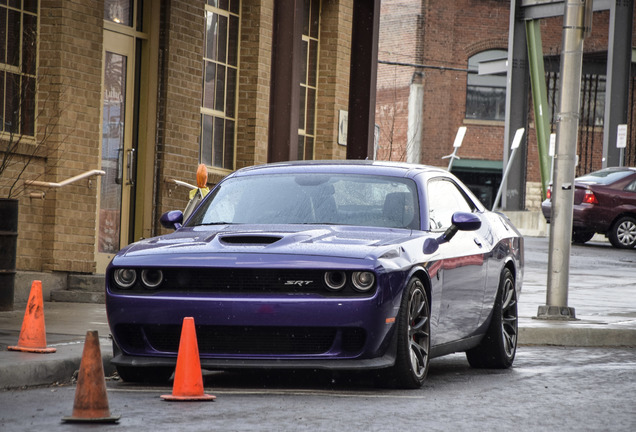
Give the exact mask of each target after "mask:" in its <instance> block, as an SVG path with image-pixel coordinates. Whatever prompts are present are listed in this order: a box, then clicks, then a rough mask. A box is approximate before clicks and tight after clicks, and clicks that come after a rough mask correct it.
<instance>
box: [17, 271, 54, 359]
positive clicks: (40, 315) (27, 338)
mask: <svg viewBox="0 0 636 432" xmlns="http://www.w3.org/2000/svg"><path fill="white" fill-rule="evenodd" d="M7 348H8V349H9V350H10V351H24V352H32V353H40V354H48V353H54V352H55V351H56V349H55V348H47V347H46V328H45V325H44V302H43V300H42V282H41V281H39V280H34V281H33V283H32V284H31V293H30V294H29V302H28V303H27V307H26V311H25V312H24V319H23V320H22V330H21V331H20V338H19V339H18V345H16V346H10V347H7Z"/></svg>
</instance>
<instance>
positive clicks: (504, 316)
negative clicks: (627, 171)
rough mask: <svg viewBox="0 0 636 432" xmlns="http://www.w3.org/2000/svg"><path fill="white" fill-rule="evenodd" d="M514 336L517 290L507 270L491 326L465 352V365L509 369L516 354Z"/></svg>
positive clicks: (515, 336)
mask: <svg viewBox="0 0 636 432" xmlns="http://www.w3.org/2000/svg"><path fill="white" fill-rule="evenodd" d="M517 334H518V314H517V290H516V288H515V280H514V277H513V276H512V273H511V272H510V270H509V269H507V268H506V269H504V270H503V272H502V274H501V279H500V281H499V288H498V290H497V297H496V299H495V305H494V307H493V311H492V318H491V320H490V326H489V327H488V331H487V332H486V335H485V336H484V338H483V339H482V341H481V343H480V345H478V346H477V347H475V348H473V349H471V350H468V351H466V358H467V359H468V363H469V364H470V365H471V366H472V367H474V368H488V369H506V368H509V367H510V366H512V363H513V362H514V359H515V354H516V352H517Z"/></svg>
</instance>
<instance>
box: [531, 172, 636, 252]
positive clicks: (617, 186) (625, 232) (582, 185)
mask: <svg viewBox="0 0 636 432" xmlns="http://www.w3.org/2000/svg"><path fill="white" fill-rule="evenodd" d="M574 185H575V190H574V208H573V220H572V241H573V242H574V243H585V242H587V241H589V240H591V239H592V237H593V236H594V234H596V233H598V234H603V235H605V236H606V237H607V238H608V239H609V241H610V242H611V243H612V245H613V246H614V247H617V248H621V249H631V248H633V247H634V246H635V245H636V168H621V167H614V168H605V169H602V170H599V171H595V172H592V173H589V174H586V175H584V176H582V177H577V178H576V179H575V181H574ZM550 195H551V194H549V195H548V198H547V199H546V200H544V201H543V203H542V204H541V210H542V212H543V216H544V217H545V218H546V221H547V222H548V223H550V217H551V212H552V203H551V196H550Z"/></svg>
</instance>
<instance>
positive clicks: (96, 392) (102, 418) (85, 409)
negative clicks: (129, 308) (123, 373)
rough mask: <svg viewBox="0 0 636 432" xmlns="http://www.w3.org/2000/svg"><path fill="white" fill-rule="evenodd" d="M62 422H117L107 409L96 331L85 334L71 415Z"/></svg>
mask: <svg viewBox="0 0 636 432" xmlns="http://www.w3.org/2000/svg"><path fill="white" fill-rule="evenodd" d="M62 421H63V422H68V423H116V422H117V421H119V416H117V417H113V416H111V415H110V410H109V408H108V395H107V394H106V378H105V377H104V366H103V364H102V354H101V350H100V348H99V337H98V335H97V332H96V331H88V332H86V342H85V343H84V351H83V352H82V361H81V363H80V369H79V375H78V378H77V387H76V388H75V403H74V404H73V415H72V416H71V417H64V418H63V419H62Z"/></svg>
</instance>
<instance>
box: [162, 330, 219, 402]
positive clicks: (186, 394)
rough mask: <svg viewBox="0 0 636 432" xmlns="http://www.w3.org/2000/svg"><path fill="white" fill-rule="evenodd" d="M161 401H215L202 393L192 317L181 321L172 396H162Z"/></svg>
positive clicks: (201, 380)
mask: <svg viewBox="0 0 636 432" xmlns="http://www.w3.org/2000/svg"><path fill="white" fill-rule="evenodd" d="M161 399H163V400H167V401H211V400H214V399H216V396H213V395H208V394H205V393H204V392H203V374H202V372H201V360H200V359H199V346H198V344H197V335H196V330H195V328H194V318H192V317H186V318H184V319H183V326H182V327H181V340H180V341H179V354H178V356H177V368H176V370H175V372H174V384H173V386H172V394H171V395H162V396H161Z"/></svg>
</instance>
